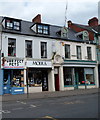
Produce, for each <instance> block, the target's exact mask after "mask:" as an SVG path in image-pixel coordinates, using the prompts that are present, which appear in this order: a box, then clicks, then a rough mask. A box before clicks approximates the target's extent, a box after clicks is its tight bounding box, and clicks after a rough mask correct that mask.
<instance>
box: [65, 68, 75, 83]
mask: <svg viewBox="0 0 100 120" xmlns="http://www.w3.org/2000/svg"><path fill="white" fill-rule="evenodd" d="M73 84H74V83H73V80H72V68H64V85H73Z"/></svg>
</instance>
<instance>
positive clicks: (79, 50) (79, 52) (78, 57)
mask: <svg viewBox="0 0 100 120" xmlns="http://www.w3.org/2000/svg"><path fill="white" fill-rule="evenodd" d="M77 59H81V47H80V46H77Z"/></svg>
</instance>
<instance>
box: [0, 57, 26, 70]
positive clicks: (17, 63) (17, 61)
mask: <svg viewBox="0 0 100 120" xmlns="http://www.w3.org/2000/svg"><path fill="white" fill-rule="evenodd" d="M1 67H2V68H24V59H23V58H5V57H3V58H2V64H1Z"/></svg>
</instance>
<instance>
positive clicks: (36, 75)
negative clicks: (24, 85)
mask: <svg viewBox="0 0 100 120" xmlns="http://www.w3.org/2000/svg"><path fill="white" fill-rule="evenodd" d="M27 72H28V85H29V87H42V91H47V90H48V71H47V70H44V69H28V71H27Z"/></svg>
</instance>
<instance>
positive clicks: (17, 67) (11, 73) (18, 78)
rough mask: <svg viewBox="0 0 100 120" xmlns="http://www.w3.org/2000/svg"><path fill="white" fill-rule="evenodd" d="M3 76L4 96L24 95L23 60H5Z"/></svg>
mask: <svg viewBox="0 0 100 120" xmlns="http://www.w3.org/2000/svg"><path fill="white" fill-rule="evenodd" d="M3 76H4V77H3V94H23V93H24V61H23V59H13V58H5V63H4V65H3Z"/></svg>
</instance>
